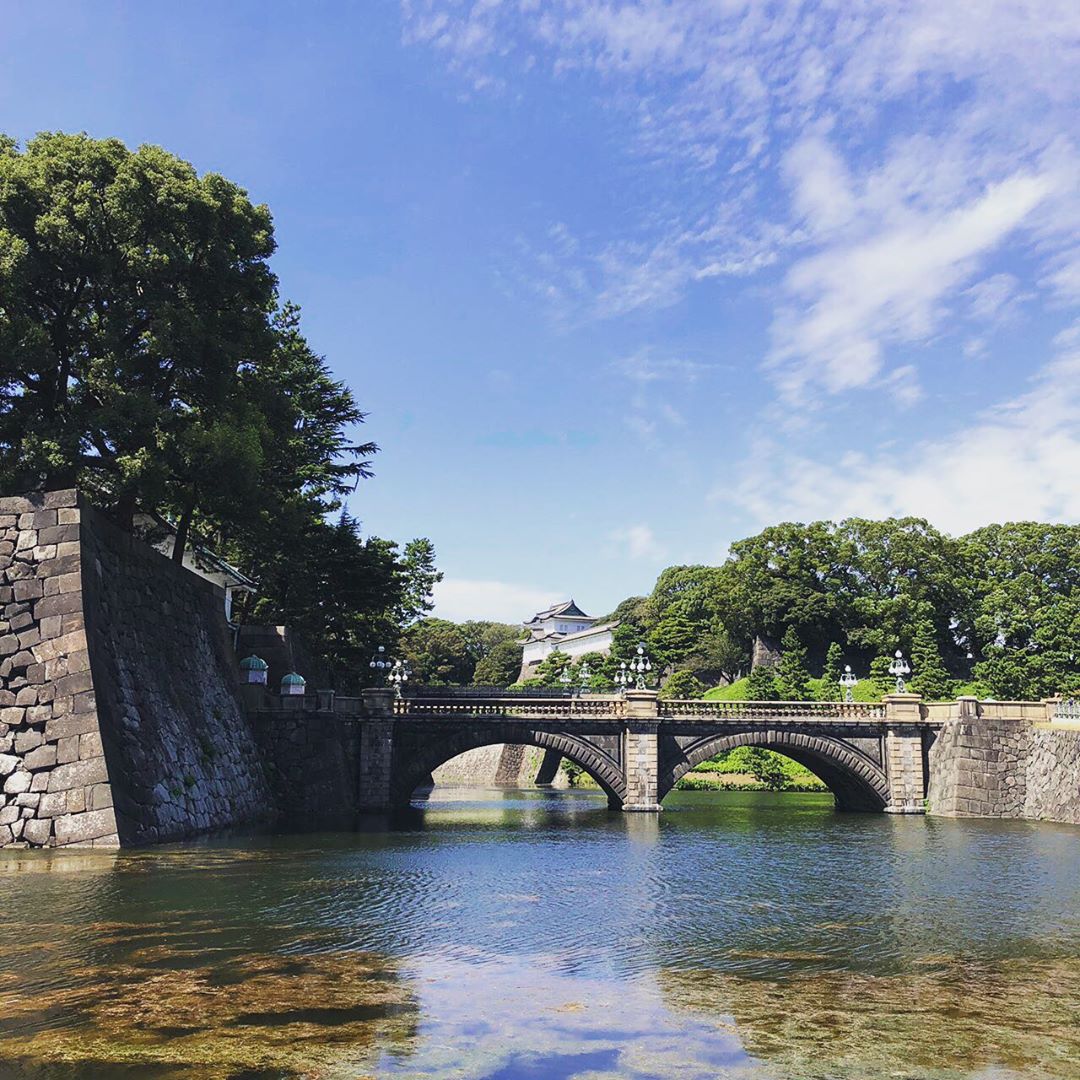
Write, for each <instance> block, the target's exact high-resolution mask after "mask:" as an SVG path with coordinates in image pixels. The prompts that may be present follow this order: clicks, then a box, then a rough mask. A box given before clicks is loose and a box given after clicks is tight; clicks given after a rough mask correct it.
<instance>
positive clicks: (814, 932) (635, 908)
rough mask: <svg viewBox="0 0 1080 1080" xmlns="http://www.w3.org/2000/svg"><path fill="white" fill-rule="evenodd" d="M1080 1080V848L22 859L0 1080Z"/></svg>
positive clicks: (530, 804) (850, 826)
mask: <svg viewBox="0 0 1080 1080" xmlns="http://www.w3.org/2000/svg"><path fill="white" fill-rule="evenodd" d="M24 1076H25V1077H47V1078H49V1080H69V1078H76V1077H77V1078H80V1080H87V1078H95V1080H97V1078H110V1080H111V1078H114V1077H119V1078H127V1077H132V1078H133V1077H144V1076H145V1077H161V1078H174V1077H175V1078H192V1080H194V1078H198V1080H204V1078H209V1080H213V1078H226V1077H230V1078H234V1080H256V1078H263V1080H265V1078H272V1077H282V1078H285V1077H292V1078H300V1077H303V1078H325V1080H337V1078H346V1077H348V1078H357V1077H392V1078H405V1077H463V1078H469V1080H569V1078H571V1077H575V1078H576V1077H580V1078H581V1080H607V1078H615V1077H619V1078H624V1077H626V1078H642V1080H644V1078H657V1077H665V1078H666V1077H678V1078H680V1080H682V1078H685V1080H694V1078H709V1080H714V1078H719V1077H738V1078H744V1080H768V1078H776V1080H788V1078H799V1080H806V1078H815V1077H820V1078H829V1080H834V1078H844V1080H878V1078H881V1080H886V1078H888V1080H898V1078H902V1080H919V1078H926V1080H1006V1078H1009V1080H1011V1078H1020V1077H1023V1078H1025V1080H1027V1078H1041V1077H1048V1078H1049V1077H1053V1078H1063V1080H1066V1078H1067V1080H1074V1078H1076V1077H1078V1076H1080V829H1074V828H1069V827H1065V826H1055V825H1047V824H1039V825H1035V824H1030V823H1018V822H985V821H948V820H936V819H933V818H930V819H923V818H895V817H887V816H871V815H866V816H863V815H843V814H837V813H835V812H834V811H833V810H832V808H831V802H830V800H829V798H828V797H824V796H818V795H779V796H778V795H771V794H736V793H697V792H694V793H690V792H687V793H676V794H674V795H672V796H671V797H670V798H669V799H668V801H667V804H666V813H664V814H662V815H659V816H658V817H653V816H646V815H640V816H638V815H620V814H614V813H609V812H608V811H607V810H606V808H605V803H604V800H603V799H602V797H598V796H596V795H593V794H591V793H587V792H551V793H544V792H539V791H476V790H464V789H456V790H455V789H446V790H442V789H437V790H436V792H435V793H433V795H432V797H431V799H430V800H429V801H428V802H427V803H426V806H425V808H424V809H422V810H417V811H416V812H415V813H414V814H412V815H410V816H409V817H408V818H407V819H405V820H403V821H401V822H399V823H396V824H395V826H394V827H393V828H388V829H380V830H376V829H372V830H371V831H362V832H356V833H346V832H341V833H319V834H309V835H305V836H265V837H236V838H231V839H220V840H216V841H214V842H210V843H204V844H199V845H185V846H176V847H168V848H158V849H153V850H147V851H133V852H123V853H116V854H112V853H109V854H105V853H100V852H77V853H76V852H71V853H66V854H65V853H56V852H53V853H42V852H22V853H12V854H7V855H5V856H3V857H2V858H0V1080H6V1078H8V1077H24Z"/></svg>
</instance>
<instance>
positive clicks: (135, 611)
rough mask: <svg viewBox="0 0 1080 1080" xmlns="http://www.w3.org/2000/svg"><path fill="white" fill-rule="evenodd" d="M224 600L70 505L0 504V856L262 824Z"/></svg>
mask: <svg viewBox="0 0 1080 1080" xmlns="http://www.w3.org/2000/svg"><path fill="white" fill-rule="evenodd" d="M223 613H224V598H223V595H222V593H221V590H220V589H218V588H217V587H216V586H214V585H213V584H211V583H210V582H208V581H205V580H203V579H202V578H200V577H198V576H197V575H195V574H192V573H190V572H189V571H187V570H185V569H183V567H181V566H179V565H177V564H175V563H173V562H171V561H170V560H169V559H166V558H165V557H164V556H162V555H160V554H159V553H158V552H156V551H154V550H153V549H152V548H150V547H147V546H146V545H144V544H141V543H139V542H138V541H136V540H135V539H133V538H132V537H130V536H129V535H127V534H126V533H123V532H121V531H120V530H118V529H116V528H115V527H114V526H113V525H111V524H110V523H109V522H108V521H106V520H105V519H103V518H102V517H101V515H100V514H98V513H96V512H95V511H94V510H92V509H90V508H89V507H87V506H85V505H83V504H82V503H81V502H80V501H79V499H78V497H77V495H76V492H74V491H53V492H47V493H43V494H40V495H34V496H28V497H25V498H6V499H0V846H9V845H29V846H46V845H48V846H70V845H82V846H89V845H92V846H116V845H118V844H120V843H121V842H122V843H124V844H140V843H151V842H155V841H161V840H168V839H176V838H180V837H184V836H189V835H193V834H195V833H197V832H202V831H206V830H209V829H214V828H220V827H223V826H226V825H233V824H237V823H240V822H245V821H251V820H254V819H258V818H262V817H266V816H268V815H269V814H270V812H271V802H270V796H269V792H268V788H267V785H266V781H265V779H264V776H263V771H262V766H261V763H260V758H259V753H258V751H257V748H256V745H255V740H254V737H253V735H252V733H251V731H250V728H249V726H248V723H247V721H246V718H245V715H244V711H243V708H242V704H241V701H240V698H239V688H238V686H237V684H236V682H237V680H236V675H235V658H234V656H233V653H232V648H231V643H230V641H229V639H228V636H227V624H226V623H225V619H224V614H223Z"/></svg>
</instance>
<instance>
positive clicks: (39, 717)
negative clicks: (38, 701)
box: [26, 705, 52, 724]
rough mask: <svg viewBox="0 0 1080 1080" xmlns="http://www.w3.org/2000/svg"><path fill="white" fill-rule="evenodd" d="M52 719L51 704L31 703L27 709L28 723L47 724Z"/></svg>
mask: <svg viewBox="0 0 1080 1080" xmlns="http://www.w3.org/2000/svg"><path fill="white" fill-rule="evenodd" d="M51 719H52V706H51V705H31V706H30V708H29V709H27V710H26V723H28V724H45V723H48V721H49V720H51Z"/></svg>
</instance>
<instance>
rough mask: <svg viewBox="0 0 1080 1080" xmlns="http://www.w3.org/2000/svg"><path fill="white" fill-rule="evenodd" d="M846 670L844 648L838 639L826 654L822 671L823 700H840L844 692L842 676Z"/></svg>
mask: <svg viewBox="0 0 1080 1080" xmlns="http://www.w3.org/2000/svg"><path fill="white" fill-rule="evenodd" d="M843 672H844V650H843V649H842V648H841V646H840V643H839V642H838V641H834V642H833V643H832V644H831V645H830V646H829V651H828V652H827V653H826V654H825V670H824V671H822V673H821V693H820V694H819V695H818V696H819V697H820V698H821V700H822V701H840V700H841V699H842V698H843V696H844V694H843V691H842V690H841V689H840V676H841V675H842V674H843Z"/></svg>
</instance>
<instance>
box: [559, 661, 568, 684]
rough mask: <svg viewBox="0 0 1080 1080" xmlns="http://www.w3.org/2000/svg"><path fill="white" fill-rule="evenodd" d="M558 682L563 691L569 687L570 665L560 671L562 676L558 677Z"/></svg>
mask: <svg viewBox="0 0 1080 1080" xmlns="http://www.w3.org/2000/svg"><path fill="white" fill-rule="evenodd" d="M559 682H560V683H561V684H562V686H563V687H564V689H565V688H569V686H570V665H569V664H567V665H566V667H564V668H563V669H562V674H561V675H560V676H559Z"/></svg>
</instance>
